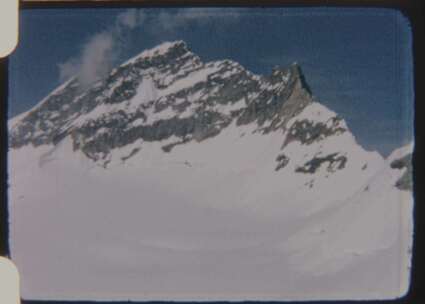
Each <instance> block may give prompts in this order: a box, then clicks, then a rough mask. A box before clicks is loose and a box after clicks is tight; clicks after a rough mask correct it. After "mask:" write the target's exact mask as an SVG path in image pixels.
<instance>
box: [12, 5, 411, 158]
mask: <svg viewBox="0 0 425 304" xmlns="http://www.w3.org/2000/svg"><path fill="white" fill-rule="evenodd" d="M20 26H21V28H20V43H19V46H18V48H17V50H16V51H15V52H14V54H13V55H12V56H11V57H10V65H9V68H10V74H9V75H10V76H9V77H10V79H9V80H10V92H9V93H10V101H9V111H10V113H9V114H10V116H11V117H12V116H15V115H17V114H19V113H21V112H23V111H26V110H28V109H30V108H31V107H32V106H34V105H35V104H36V103H38V102H39V101H40V100H41V99H42V98H43V97H44V96H45V95H47V94H48V93H49V92H50V91H51V90H53V89H54V88H55V87H56V86H58V85H59V84H60V83H61V81H63V80H64V79H66V77H69V76H70V75H72V73H75V72H78V71H79V70H81V69H84V68H86V69H87V64H89V65H88V66H89V67H90V70H93V68H92V66H91V65H90V64H93V62H95V61H96V62H97V63H96V62H95V63H96V64H97V67H98V68H100V69H101V70H102V69H108V68H110V67H112V66H114V65H116V64H119V63H120V62H122V61H125V60H126V59H127V58H129V57H131V56H134V55H136V54H138V53H139V52H141V51H142V50H143V49H146V48H150V47H153V46H155V45H157V44H159V43H161V42H163V41H171V40H177V39H182V40H184V41H186V42H187V44H188V46H189V48H190V49H191V50H192V51H193V52H195V53H197V54H198V55H199V56H200V57H201V59H202V60H203V61H210V60H216V59H224V58H229V59H232V60H235V61H238V62H239V63H241V64H242V65H243V66H245V67H246V68H247V69H249V70H251V71H252V72H254V73H258V74H269V73H270V72H271V69H272V68H273V66H275V65H282V66H286V65H289V64H291V63H293V62H295V61H296V62H298V63H299V64H300V65H301V67H302V69H303V71H304V74H305V77H306V80H307V82H308V84H309V85H310V87H311V89H312V91H313V95H314V96H315V97H316V98H317V99H318V100H319V101H320V102H321V103H323V104H325V105H326V106H328V107H329V108H331V109H332V110H334V111H336V112H337V113H339V114H340V115H341V116H342V117H343V118H344V119H345V120H346V121H347V123H348V125H349V127H350V129H351V130H352V132H353V133H354V135H355V136H356V139H357V140H358V142H359V143H360V144H362V145H363V146H364V147H365V148H366V149H370V150H378V151H379V152H380V153H382V154H383V155H387V154H388V153H389V152H391V151H392V150H393V149H394V148H397V147H399V146H401V145H403V144H405V143H406V142H407V141H410V140H411V139H412V132H413V131H412V125H413V100H414V96H413V79H412V77H413V71H412V50H411V39H412V38H411V33H410V27H409V23H408V21H407V19H405V18H404V17H403V16H402V15H401V14H400V13H399V12H397V11H395V10H388V9H333V8H323V9H306V8H304V9H301V8H291V9H289V8H286V9H284V8H267V9H265V8H246V9H241V8H239V9H230V8H226V9H224V8H221V9H213V8H210V9H170V8H168V9H160V8H145V9H140V10H128V9H68V10H66V9H39V10H36V9H33V10H23V11H22V12H21V25H20ZM96 52H100V56H96V54H97V53H96ZM100 72H104V71H100Z"/></svg>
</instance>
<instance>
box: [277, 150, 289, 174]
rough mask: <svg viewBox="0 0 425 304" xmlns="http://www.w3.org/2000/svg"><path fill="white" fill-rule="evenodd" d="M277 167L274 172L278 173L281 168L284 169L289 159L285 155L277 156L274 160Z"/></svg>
mask: <svg viewBox="0 0 425 304" xmlns="http://www.w3.org/2000/svg"><path fill="white" fill-rule="evenodd" d="M276 162H277V166H276V169H275V170H276V171H279V170H280V169H282V168H285V167H286V165H287V164H288V163H289V158H288V157H287V156H286V155H285V154H283V153H282V154H279V155H278V156H277V158H276Z"/></svg>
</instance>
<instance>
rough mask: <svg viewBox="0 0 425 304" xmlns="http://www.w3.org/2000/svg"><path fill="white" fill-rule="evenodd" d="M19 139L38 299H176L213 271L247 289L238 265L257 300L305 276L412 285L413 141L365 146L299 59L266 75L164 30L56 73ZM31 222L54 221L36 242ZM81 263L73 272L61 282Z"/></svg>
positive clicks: (358, 286) (16, 165)
mask: <svg viewBox="0 0 425 304" xmlns="http://www.w3.org/2000/svg"><path fill="white" fill-rule="evenodd" d="M9 148H10V149H9V157H8V161H9V177H10V187H9V198H10V202H11V204H10V206H11V209H10V210H11V212H10V214H11V218H12V221H11V223H12V224H11V235H12V237H11V239H12V240H13V242H12V254H13V258H14V260H15V261H17V265H18V266H19V267H20V269H21V270H22V273H23V274H24V275H23V279H24V281H23V295H24V296H25V297H26V298H33V297H34V294H35V295H40V298H43V297H45V295H46V293H47V294H49V295H50V296H52V297H56V298H61V299H64V298H67V297H69V298H70V299H74V300H75V294H76V292H77V293H78V292H81V290H84V291H87V294H90V295H91V294H98V295H103V294H104V292H105V291H107V292H110V293H111V294H112V295H113V296H117V294H118V295H122V294H134V295H135V298H140V299H141V300H146V299H147V298H146V297H147V296H149V300H152V299H153V298H151V297H150V295H151V294H152V292H153V290H152V289H151V288H152V287H155V286H156V287H158V295H160V296H159V297H158V298H154V299H159V300H164V297H163V296H164V295H175V294H176V291H177V290H178V292H181V293H180V295H179V296H181V294H190V292H191V291H193V286H195V285H197V284H198V283H199V285H197V286H198V287H199V288H198V287H197V288H196V289H197V290H198V291H199V292H200V293H202V294H203V295H209V296H211V297H209V298H210V299H215V298H214V297H215V296H216V294H215V293H213V294H210V292H212V291H211V286H219V287H220V288H219V289H217V290H220V294H222V293H221V291H223V290H227V295H229V298H228V299H238V300H241V299H240V295H241V293H240V291H241V290H242V289H241V288H242V286H241V285H238V284H239V283H238V282H242V281H243V282H245V281H246V280H242V281H241V280H235V279H234V278H235V273H239V274H240V275H242V276H243V277H244V278H250V280H251V279H252V280H251V281H252V283H250V284H251V286H250V287H249V288H248V287H246V286H244V287H243V290H248V289H250V290H251V289H252V290H253V292H254V291H255V292H256V295H255V297H254V298H247V299H253V300H257V299H258V298H257V297H258V295H263V294H264V295H273V294H276V298H275V299H278V300H282V299H287V296H288V295H291V294H294V295H297V294H298V295H300V291H299V286H303V290H302V293H301V296H300V297H301V298H302V299H306V298H309V299H315V298H316V297H317V295H318V291H320V296H321V297H322V296H323V297H327V296H328V295H329V297H330V298H335V297H339V291H340V290H348V289H350V290H353V289H351V288H354V291H353V293H352V295H353V297H354V298H359V297H360V298H362V299H363V298H365V297H376V293H375V292H376V291H377V290H378V291H381V290H382V291H383V292H386V294H388V293H389V294H390V295H394V296H398V295H399V294H400V290H404V289H403V288H405V285H401V283H400V282H401V280H404V281H406V278H407V277H408V276H407V272H406V269H407V266H406V265H407V264H406V263H405V260H407V259H404V258H403V259H404V260H403V261H401V256H402V255H403V256H406V257H408V248H409V246H410V243H409V242H410V241H409V235H408V234H409V233H410V231H411V230H409V229H410V228H409V229H407V228H406V227H407V226H408V225H409V224H408V223H409V222H408V220H409V219H410V218H409V214H408V212H410V211H409V210H411V209H409V208H411V206H412V204H411V203H412V196H411V192H410V191H405V190H411V185H412V183H411V179H410V178H411V174H409V173H408V172H409V170H411V167H410V166H411V163H410V158H409V155H410V154H411V147H410V148H409V149H405V148H403V149H400V150H397V151H395V152H394V153H393V154H392V155H391V156H390V157H389V158H388V159H386V160H384V159H383V158H382V157H381V156H380V155H379V154H378V153H377V152H370V151H366V150H365V149H363V148H362V147H361V146H360V145H359V144H358V143H357V142H356V140H355V138H354V136H353V134H352V133H351V132H350V130H349V128H348V126H347V124H346V123H345V121H344V119H343V118H342V117H340V116H339V115H338V114H337V113H335V112H334V111H332V110H331V109H328V108H327V107H326V106H324V105H323V104H321V103H319V102H318V101H317V100H316V99H315V98H314V97H313V96H312V93H311V90H310V88H309V87H308V84H307V81H306V79H305V77H304V74H303V72H302V69H301V67H300V66H299V65H298V64H296V63H294V64H292V65H290V66H289V67H276V68H274V69H273V70H272V71H271V73H270V74H269V75H255V74H253V73H252V72H250V71H248V70H246V69H245V68H244V67H243V66H241V65H240V64H239V63H237V62H235V61H232V60H230V59H225V60H217V61H211V62H203V61H202V60H201V59H200V58H199V57H198V56H197V55H196V54H194V53H192V52H190V51H189V50H188V48H187V46H186V44H185V43H184V42H181V41H177V42H167V43H164V44H162V45H160V46H158V47H156V48H153V49H151V50H147V51H144V52H142V53H140V54H139V55H138V56H136V57H134V58H133V59H131V60H129V61H127V62H126V63H124V64H122V65H120V66H118V67H116V68H115V69H114V70H112V71H111V72H110V73H109V74H108V75H106V77H104V78H103V79H101V80H99V81H98V82H96V83H95V84H93V85H91V86H90V87H88V88H81V86H80V85H79V83H78V80H77V79H70V80H69V81H68V82H66V83H64V84H63V85H61V86H60V87H59V88H57V89H56V90H54V91H53V92H52V93H51V94H49V95H48V96H47V97H46V98H44V99H43V100H42V101H41V102H40V103H39V104H38V105H36V106H35V107H34V108H33V109H31V110H29V111H28V112H26V113H23V114H21V115H19V116H18V117H16V118H14V119H12V120H10V121H9ZM409 151H410V152H409ZM409 153H410V154H409ZM406 168H407V169H406ZM409 168H410V169H409ZM406 174H407V175H406ZM400 200H402V201H403V202H402V204H400ZM401 205H403V206H404V207H405V209H404V210H405V211H403V212H402V214H400V210H401V208H400V206H401ZM383 214H384V215H385V216H383ZM400 215H402V216H401V217H400ZM76 222H78V225H75V223H76ZM158 223H160V224H158ZM57 227H60V229H57ZM34 232H36V233H37V235H38V236H46V237H42V238H41V239H40V242H41V243H40V244H41V245H40V246H37V247H36V248H35V247H34V246H32V244H33V239H34ZM68 240H73V241H72V242H69V241H68ZM52 244H54V246H52ZM81 248H88V250H87V251H81V250H80V249H81ZM34 250H35V251H34ZM400 250H402V252H401V251H400ZM28 252H31V253H32V254H31V255H30V257H29V256H27V253H28ZM400 253H401V254H400ZM58 256H60V257H63V261H62V260H61V261H60V263H56V264H55V263H53V264H52V261H56V260H57V257H58ZM122 257H124V258H122ZM252 257H255V259H253V258H252ZM217 259H220V260H222V261H224V264H223V263H217ZM75 261H78V262H79V263H75ZM193 261H196V263H195V264H194V263H193ZM70 265H71V266H70ZM152 265H154V266H155V265H161V267H159V268H157V267H152ZM199 265H202V267H198V266H199ZM376 265H378V266H376ZM371 266H373V267H371ZM34 267H35V268H34ZM70 267H71V268H70ZM75 267H77V268H75ZM74 268H75V269H74ZM58 269H59V270H58ZM99 269H101V270H102V271H101V273H100V272H99ZM117 269H124V270H125V271H121V272H120V271H118V272H117ZM259 269H262V270H264V271H260V272H259V271H258V270H259ZM126 270H129V271H131V273H132V274H135V275H134V276H130V278H129V276H128V273H127V271H126ZM58 271H59V272H58ZM211 271H212V272H211ZM77 272H78V274H81V273H82V274H83V275H78V276H75V277H73V276H70V277H69V278H68V279H69V280H68V281H67V282H66V284H65V285H66V286H65V285H63V284H64V283H63V280H58V279H57V278H58V273H77ZM147 272H148V273H149V274H152V276H151V275H148V276H146V273H147ZM182 273H184V274H185V275H186V274H187V275H188V276H187V277H188V278H189V277H190V278H191V279H190V280H189V281H185V280H181V274H182ZM206 273H213V274H214V275H205V274H206ZM170 275H171V277H170ZM318 276H319V277H318ZM40 277H43V278H44V281H43V282H42V284H41V285H37V284H36V283H37V282H40ZM105 277H106V278H112V280H117V281H120V282H125V284H112V281H108V280H109V279H108V280H106V281H105ZM134 278H140V280H139V279H137V280H134ZM294 278H295V280H296V281H294ZM316 278H317V280H316ZM341 278H342V280H341ZM93 282H95V284H93ZM158 282H160V284H159V283H158ZM176 282H177V283H178V284H177V288H176ZM282 282H283V283H284V282H292V283H293V284H292V283H291V284H282ZM109 283H111V284H109ZM33 284H34V285H33ZM134 284H136V285H134ZM124 285H125V286H128V288H129V289H128V290H126V291H123V290H116V289H114V288H116V286H124ZM33 286H35V287H33ZM46 286H48V288H47V289H46ZM64 286H65V287H66V288H65V287H64ZM75 286H77V287H75ZM78 286H80V287H78ZM87 286H89V287H90V288H89V289H86V288H87ZM111 286H112V287H111ZM353 286H354V287H353ZM403 286H404V287H403ZM245 287H246V288H245ZM340 287H341V288H340ZM74 288H76V290H74ZM80 288H81V289H80ZM247 288H248V289H247ZM282 288H284V289H283V290H282ZM322 288H323V289H322ZM61 290H67V292H68V293H65V294H63V293H61V292H59V291H61ZM306 290H307V292H306ZM322 290H323V292H324V293H322ZM80 294H81V293H80ZM281 294H282V295H285V297H281V296H280V295H281ZM82 295H83V296H84V295H85V294H82ZM170 298H172V299H177V298H175V297H173V296H171V297H170ZM228 299H227V298H226V300H228ZM96 300H99V299H98V298H96ZM183 300H188V299H187V298H185V299H183ZM218 300H223V299H218ZM242 300H246V299H242Z"/></svg>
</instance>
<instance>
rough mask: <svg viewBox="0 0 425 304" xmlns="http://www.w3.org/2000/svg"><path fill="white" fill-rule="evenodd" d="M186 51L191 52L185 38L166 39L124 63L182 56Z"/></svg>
mask: <svg viewBox="0 0 425 304" xmlns="http://www.w3.org/2000/svg"><path fill="white" fill-rule="evenodd" d="M185 53H190V51H189V49H188V47H187V44H186V42H184V41H183V40H176V41H166V42H163V43H161V44H159V45H157V46H155V47H153V48H151V49H147V50H144V51H142V52H141V53H140V54H138V55H136V56H134V57H133V58H131V59H129V60H128V61H126V62H125V63H124V64H123V65H127V64H134V63H135V62H136V61H138V60H143V59H153V58H155V57H161V56H164V57H166V56H167V55H171V56H182V55H183V54H185Z"/></svg>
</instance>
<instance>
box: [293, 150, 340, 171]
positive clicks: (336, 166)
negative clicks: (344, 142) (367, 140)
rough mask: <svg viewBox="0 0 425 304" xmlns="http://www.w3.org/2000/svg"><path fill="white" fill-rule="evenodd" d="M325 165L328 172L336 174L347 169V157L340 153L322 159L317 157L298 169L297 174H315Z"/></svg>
mask: <svg viewBox="0 0 425 304" xmlns="http://www.w3.org/2000/svg"><path fill="white" fill-rule="evenodd" d="M325 163H327V167H326V170H327V171H328V172H335V171H336V170H341V169H344V168H345V164H346V163H347V157H346V156H344V155H339V154H338V153H332V154H329V155H326V156H322V157H320V156H316V157H314V158H312V159H311V160H309V161H308V162H306V163H305V164H304V165H303V166H302V167H297V168H296V169H295V172H299V173H309V174H313V173H316V171H317V170H318V169H319V168H320V166H322V164H325Z"/></svg>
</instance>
